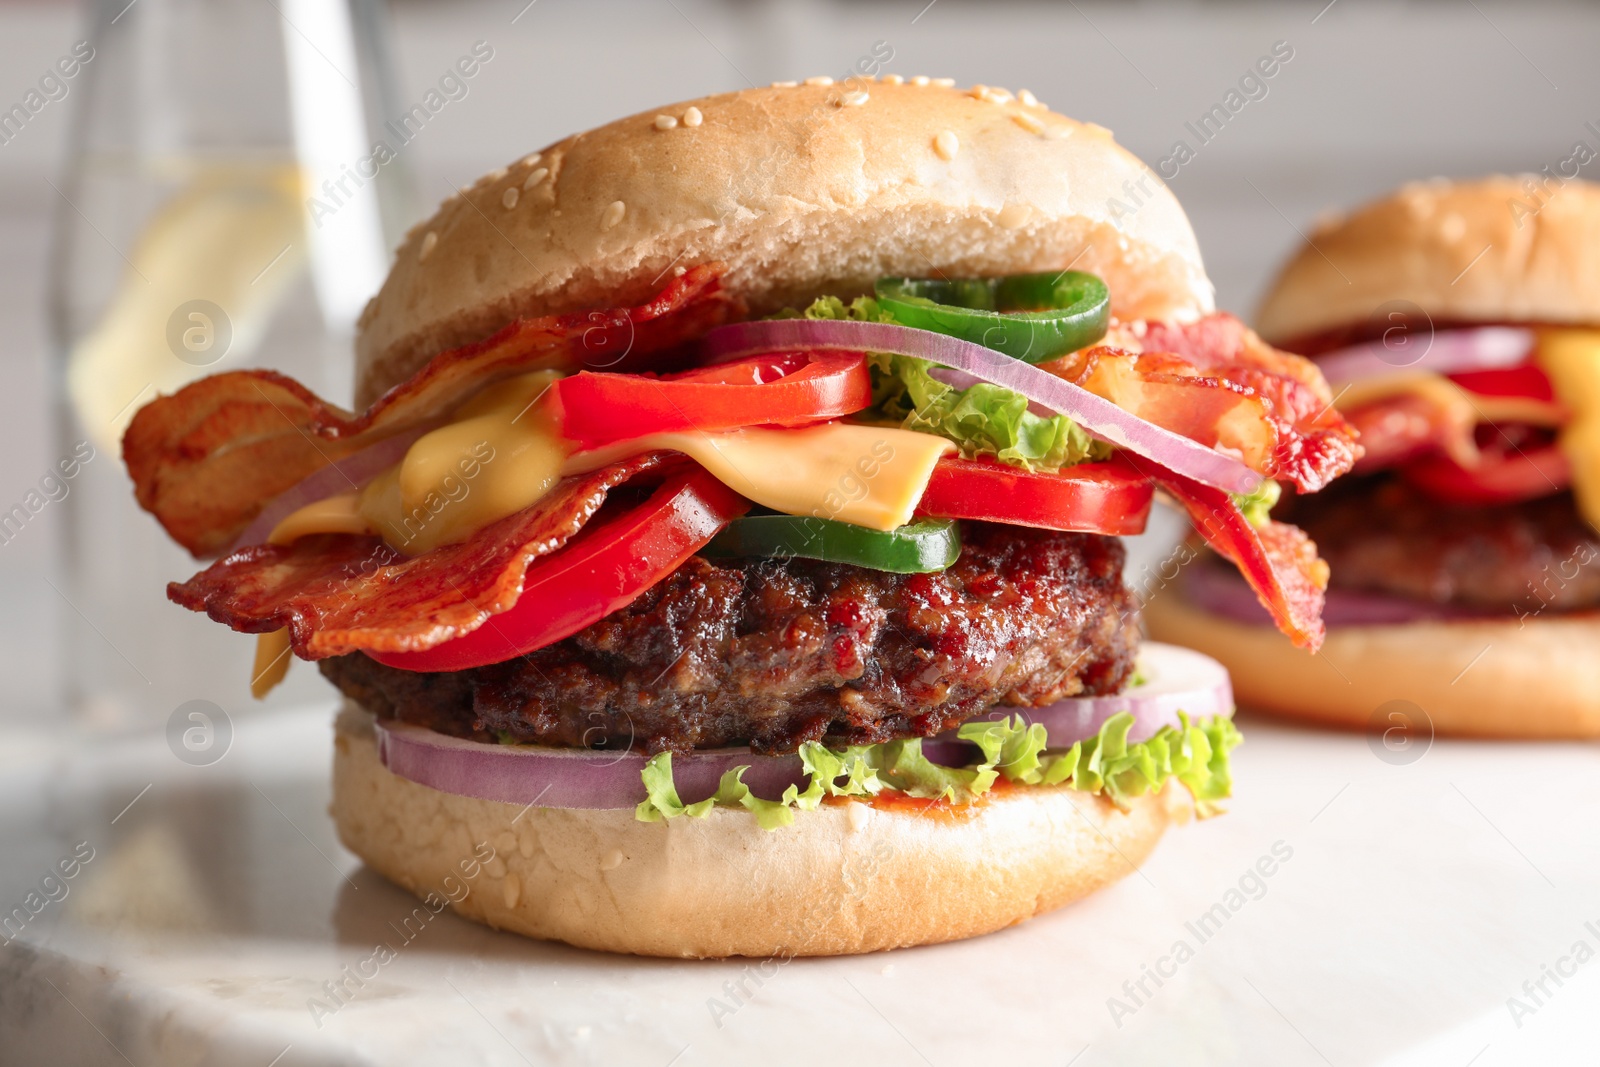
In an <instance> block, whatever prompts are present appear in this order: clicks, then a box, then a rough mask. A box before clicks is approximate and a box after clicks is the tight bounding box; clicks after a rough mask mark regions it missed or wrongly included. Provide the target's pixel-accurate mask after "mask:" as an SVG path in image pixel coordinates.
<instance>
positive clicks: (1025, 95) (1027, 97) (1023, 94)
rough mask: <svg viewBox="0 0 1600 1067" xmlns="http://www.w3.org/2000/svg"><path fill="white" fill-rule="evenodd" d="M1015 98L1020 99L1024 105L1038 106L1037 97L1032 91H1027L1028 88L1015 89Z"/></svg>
mask: <svg viewBox="0 0 1600 1067" xmlns="http://www.w3.org/2000/svg"><path fill="white" fill-rule="evenodd" d="M1017 99H1018V100H1020V101H1022V104H1023V106H1024V107H1038V106H1039V98H1038V97H1036V96H1034V95H1033V94H1032V93H1030V92H1028V90H1026V89H1018V90H1017Z"/></svg>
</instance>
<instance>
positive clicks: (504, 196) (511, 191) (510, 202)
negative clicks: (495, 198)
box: [500, 185, 517, 211]
mask: <svg viewBox="0 0 1600 1067" xmlns="http://www.w3.org/2000/svg"><path fill="white" fill-rule="evenodd" d="M500 203H501V204H502V205H504V206H505V209H506V210H507V211H510V210H511V209H512V208H514V207H516V206H517V187H516V186H515V185H511V186H507V187H506V191H505V192H503V193H501V194H500Z"/></svg>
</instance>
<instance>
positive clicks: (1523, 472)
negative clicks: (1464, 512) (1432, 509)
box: [1400, 444, 1572, 504]
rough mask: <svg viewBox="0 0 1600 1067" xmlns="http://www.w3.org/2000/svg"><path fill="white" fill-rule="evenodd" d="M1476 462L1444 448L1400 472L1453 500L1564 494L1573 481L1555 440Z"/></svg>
mask: <svg viewBox="0 0 1600 1067" xmlns="http://www.w3.org/2000/svg"><path fill="white" fill-rule="evenodd" d="M1482 456H1483V459H1482V462H1481V463H1479V465H1478V466H1476V467H1471V468H1469V467H1463V466H1461V465H1460V464H1459V463H1457V462H1456V461H1455V460H1453V459H1451V458H1450V457H1449V456H1446V455H1444V454H1443V453H1435V454H1432V455H1428V456H1424V457H1423V458H1421V459H1418V460H1413V461H1412V462H1410V463H1407V464H1405V465H1404V466H1403V467H1401V468H1400V477H1402V478H1404V479H1405V480H1406V481H1407V482H1409V483H1410V484H1412V485H1414V486H1416V487H1417V488H1418V489H1420V490H1422V491H1423V492H1424V493H1426V494H1428V495H1429V496H1431V497H1433V498H1434V499H1435V500H1441V501H1444V502H1445V503H1448V504H1512V503H1515V502H1517V501H1519V500H1533V499H1536V498H1538V497H1541V496H1549V495H1550V494H1552V493H1558V492H1560V491H1561V490H1563V489H1565V488H1566V487H1567V486H1569V485H1571V484H1572V465H1571V464H1570V463H1569V462H1568V461H1567V457H1566V454H1565V453H1564V452H1562V451H1561V447H1560V446H1559V445H1555V444H1546V445H1542V446H1537V447H1531V448H1526V449H1522V450H1520V451H1519V450H1514V449H1509V448H1508V449H1506V450H1504V451H1488V450H1485V451H1484V452H1483V453H1482Z"/></svg>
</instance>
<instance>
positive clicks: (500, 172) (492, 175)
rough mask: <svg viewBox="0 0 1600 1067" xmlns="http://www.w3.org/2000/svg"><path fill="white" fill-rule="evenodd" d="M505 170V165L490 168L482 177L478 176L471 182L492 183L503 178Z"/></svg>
mask: <svg viewBox="0 0 1600 1067" xmlns="http://www.w3.org/2000/svg"><path fill="white" fill-rule="evenodd" d="M507 172H508V168H506V167H497V168H495V169H494V170H491V171H490V172H489V173H488V174H485V175H484V176H483V177H482V178H479V179H478V180H477V181H476V182H474V183H473V184H474V185H493V184H494V183H495V182H497V181H499V180H500V179H501V178H504V177H505V176H506V174H507Z"/></svg>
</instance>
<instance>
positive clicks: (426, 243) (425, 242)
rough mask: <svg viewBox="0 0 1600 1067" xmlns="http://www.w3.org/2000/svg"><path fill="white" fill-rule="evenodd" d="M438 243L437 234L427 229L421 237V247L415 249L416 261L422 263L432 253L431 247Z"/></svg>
mask: <svg viewBox="0 0 1600 1067" xmlns="http://www.w3.org/2000/svg"><path fill="white" fill-rule="evenodd" d="M438 243H439V235H438V234H436V233H434V232H433V231H432V230H429V231H428V232H427V234H425V235H424V236H423V238H422V247H421V248H420V249H418V250H417V262H418V263H422V262H424V261H425V260H427V258H428V257H429V256H431V255H433V248H434V246H435V245H437V244H438Z"/></svg>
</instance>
